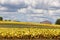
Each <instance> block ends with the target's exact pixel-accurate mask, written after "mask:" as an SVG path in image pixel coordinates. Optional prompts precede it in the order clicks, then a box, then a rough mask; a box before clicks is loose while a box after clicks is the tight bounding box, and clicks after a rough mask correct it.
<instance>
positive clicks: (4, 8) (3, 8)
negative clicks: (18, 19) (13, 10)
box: [0, 6, 8, 11]
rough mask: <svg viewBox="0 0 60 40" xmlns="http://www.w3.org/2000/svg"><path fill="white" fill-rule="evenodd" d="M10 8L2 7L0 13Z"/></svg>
mask: <svg viewBox="0 0 60 40" xmlns="http://www.w3.org/2000/svg"><path fill="white" fill-rule="evenodd" d="M6 10H8V8H6V7H2V6H0V11H6Z"/></svg>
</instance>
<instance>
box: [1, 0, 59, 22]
mask: <svg viewBox="0 0 60 40" xmlns="http://www.w3.org/2000/svg"><path fill="white" fill-rule="evenodd" d="M0 16H2V17H3V18H4V20H5V19H11V20H17V21H23V22H41V21H44V20H49V21H51V22H52V23H54V22H55V21H56V19H58V18H60V0H0Z"/></svg>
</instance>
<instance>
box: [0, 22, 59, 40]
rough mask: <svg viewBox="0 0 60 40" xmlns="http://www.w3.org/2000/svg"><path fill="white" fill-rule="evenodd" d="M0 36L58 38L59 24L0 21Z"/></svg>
mask: <svg viewBox="0 0 60 40" xmlns="http://www.w3.org/2000/svg"><path fill="white" fill-rule="evenodd" d="M0 38H18V39H22V38H23V39H24V38H25V39H27V38H29V39H30V38H31V39H33V38H34V39H36V38H37V39H38V38H47V39H48V38H49V39H50V38H52V39H53V38H60V25H54V24H39V23H30V22H27V23H26V22H0Z"/></svg>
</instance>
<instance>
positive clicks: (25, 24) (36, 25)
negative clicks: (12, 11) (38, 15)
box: [0, 21, 60, 29]
mask: <svg viewBox="0 0 60 40" xmlns="http://www.w3.org/2000/svg"><path fill="white" fill-rule="evenodd" d="M0 27H3V28H31V27H34V28H59V29H60V25H54V24H40V23H33V22H6V21H3V22H2V21H1V22H0Z"/></svg>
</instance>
